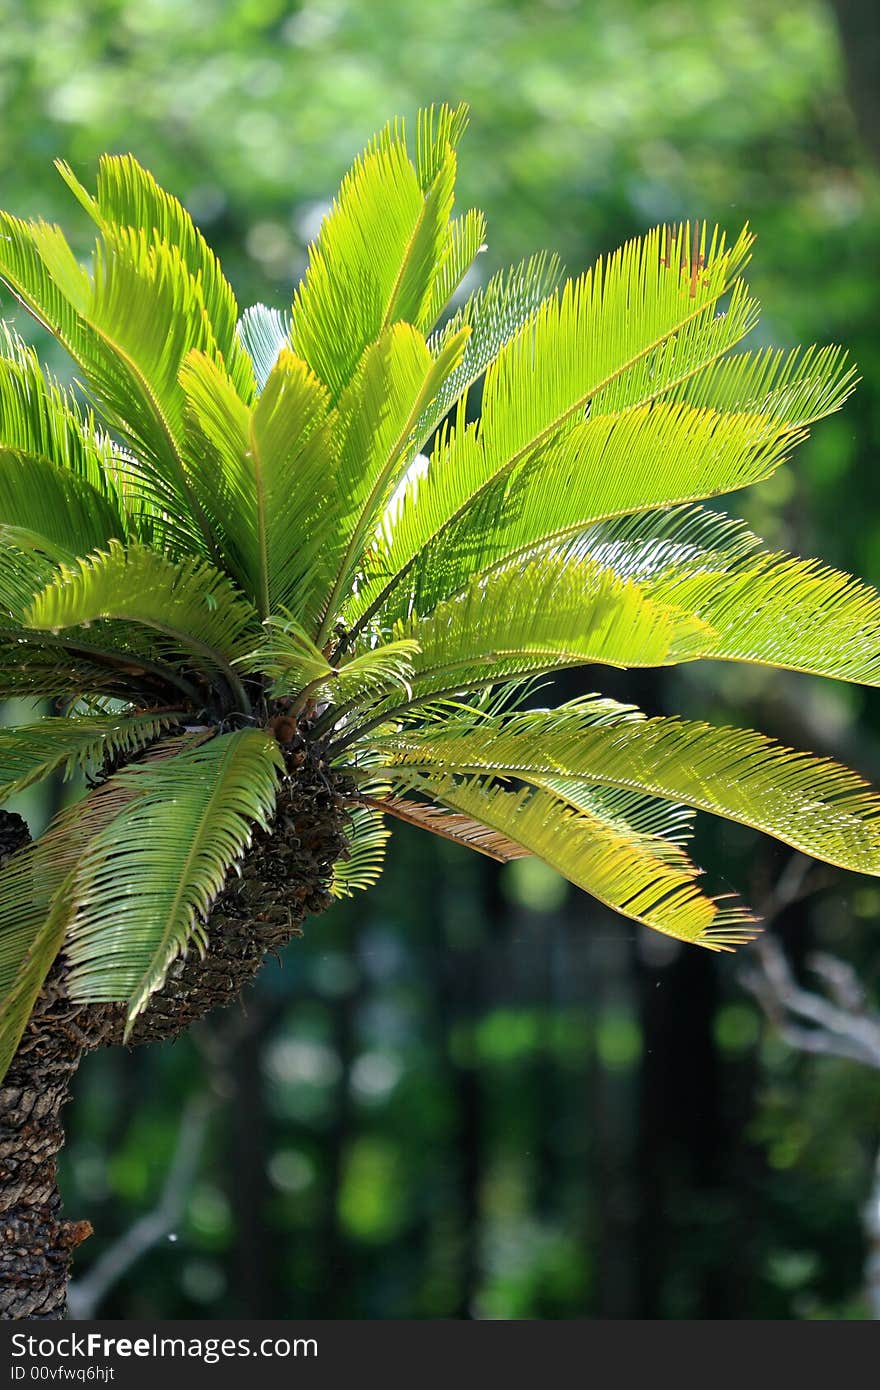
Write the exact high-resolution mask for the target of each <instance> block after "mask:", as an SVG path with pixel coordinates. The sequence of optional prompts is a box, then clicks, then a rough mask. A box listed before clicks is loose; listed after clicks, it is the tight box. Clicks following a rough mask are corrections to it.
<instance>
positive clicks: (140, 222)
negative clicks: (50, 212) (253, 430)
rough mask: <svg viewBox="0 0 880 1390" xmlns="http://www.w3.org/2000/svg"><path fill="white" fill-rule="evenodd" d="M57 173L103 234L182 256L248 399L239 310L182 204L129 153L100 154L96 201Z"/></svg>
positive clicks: (63, 169)
mask: <svg viewBox="0 0 880 1390" xmlns="http://www.w3.org/2000/svg"><path fill="white" fill-rule="evenodd" d="M56 168H57V169H58V172H59V173H60V174H61V177H62V178H63V179H64V181H65V183H66V184H67V186H68V187H69V188H70V190H71V192H72V193H73V194H74V196H75V197H76V198H77V199H78V200H79V202H80V203H81V205H82V206H83V207H84V208H85V210H86V212H87V213H88V214H89V216H90V217H92V218H93V220H94V221H95V222H96V223H97V225H98V227H100V228H101V229H102V230H104V231H112V229H113V228H115V227H123V228H129V229H131V230H134V231H138V232H142V233H143V234H144V236H145V237H146V238H147V239H148V240H149V241H150V242H152V243H153V244H154V245H160V244H161V243H163V242H164V243H165V244H166V245H167V246H173V247H175V248H176V249H177V251H178V252H179V253H180V257H181V261H182V263H183V265H184V266H185V268H186V270H187V272H188V274H189V276H190V277H191V279H192V281H193V283H194V284H195V285H196V286H197V287H198V290H199V292H200V294H201V299H202V303H203V305H204V312H205V315H206V317H207V319H208V321H209V323H210V326H211V336H212V338H213V341H214V343H215V345H216V348H217V351H218V353H219V354H220V355H221V356H222V360H223V364H224V367H225V369H226V371H227V373H228V374H229V376H230V377H231V378H232V380H233V381H234V382H235V385H236V389H237V390H238V391H239V392H240V393H241V395H242V397H243V398H244V399H245V400H248V399H250V396H251V394H252V393H253V389H254V378H253V373H252V372H251V367H250V362H249V361H248V357H247V354H246V352H244V351H243V345H242V344H241V342H240V340H239V338H238V336H237V333H236V322H237V319H238V305H237V304H236V302H235V295H234V294H233V291H232V286H231V285H230V284H229V281H228V280H227V279H226V277H225V276H224V274H223V272H222V270H221V269H220V262H219V261H218V259H217V257H216V256H215V254H214V252H213V251H212V250H211V248H210V246H209V245H208V243H207V242H206V241H205V238H204V237H203V236H202V234H201V232H200V231H199V230H198V228H197V227H196V226H195V224H194V222H193V220H192V218H191V216H190V215H189V213H188V212H187V211H186V208H185V207H184V206H183V204H182V203H181V202H180V201H179V200H178V199H177V198H175V197H173V196H172V194H170V193H167V192H166V191H165V189H164V188H160V187H159V184H158V183H157V182H156V180H155V179H154V177H153V175H152V174H151V173H150V172H149V170H147V169H144V168H143V166H142V165H140V164H139V163H138V161H137V160H136V159H135V158H134V156H133V155H131V154H124V155H107V154H105V155H102V156H101V158H100V159H99V160H98V180H97V193H96V196H95V197H94V198H93V197H92V196H91V195H90V194H89V193H88V191H87V190H86V189H85V188H84V187H83V186H82V184H81V183H80V182H79V180H78V179H77V178H76V176H75V175H74V173H73V170H72V169H71V168H70V166H69V165H68V164H66V163H65V162H64V161H63V160H57V161H56Z"/></svg>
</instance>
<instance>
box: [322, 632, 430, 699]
mask: <svg viewBox="0 0 880 1390" xmlns="http://www.w3.org/2000/svg"><path fill="white" fill-rule="evenodd" d="M420 651H421V647H420V646H419V643H418V642H414V641H412V639H406V638H404V639H402V640H400V641H396V642H385V643H383V644H382V646H379V647H371V648H369V649H368V650H367V651H363V652H361V653H360V655H358V656H354V657H352V658H351V660H350V661H346V662H344V663H343V665H342V666H340V667H338V669H337V672H336V675H335V677H334V679H333V681H332V683H331V684H330V685H329V686H328V694H329V695H330V697H331V698H332V700H333V703H334V704H336V705H348V704H352V705H357V706H359V705H361V704H363V703H364V702H366V701H369V700H374V699H378V697H379V696H380V695H383V694H389V693H390V692H391V691H393V690H395V689H399V690H402V691H403V692H404V693H405V695H406V696H407V698H408V699H411V698H412V685H411V681H412V678H413V670H414V666H413V663H414V661H415V658H416V657H417V656H418V654H419V652H420Z"/></svg>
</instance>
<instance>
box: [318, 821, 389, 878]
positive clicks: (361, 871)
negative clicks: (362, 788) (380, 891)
mask: <svg viewBox="0 0 880 1390" xmlns="http://www.w3.org/2000/svg"><path fill="white" fill-rule="evenodd" d="M345 834H346V839H347V840H348V850H347V853H346V854H345V855H344V856H343V857H342V858H341V859H337V861H336V863H335V864H334V865H333V877H332V879H331V880H330V892H331V893H332V894H333V896H334V898H351V897H354V895H355V893H361V892H363V891H364V890H365V889H367V888H372V886H373V884H374V883H376V882H377V880H378V879H379V878H380V877H381V874H382V867H383V865H384V863H385V846H386V845H387V843H388V841H389V840H390V839H391V831H390V830H389V829H388V828H387V826H386V824H385V818H384V816H383V814H382V811H381V810H380V809H379V808H378V807H370V806H354V807H352V808H351V809H350V810H349V813H348V825H347V827H346V831H345Z"/></svg>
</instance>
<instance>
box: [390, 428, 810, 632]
mask: <svg viewBox="0 0 880 1390" xmlns="http://www.w3.org/2000/svg"><path fill="white" fill-rule="evenodd" d="M800 438H801V436H800V435H799V434H798V433H796V432H794V431H793V430H792V429H791V428H790V427H788V426H785V425H777V424H775V423H774V422H773V421H772V420H767V419H765V418H764V417H763V416H762V415H760V414H720V413H718V412H716V411H714V410H709V409H702V410H696V409H692V408H691V407H689V406H686V405H681V404H677V405H666V404H659V405H654V406H645V407H641V408H639V409H634V410H630V411H625V412H623V413H621V414H619V415H599V416H596V417H592V416H591V417H590V419H588V420H586V421H584V422H583V423H582V424H580V425H576V426H575V427H574V428H573V429H571V430H568V431H566V432H564V433H563V434H562V435H561V436H560V438H559V439H558V440H557V441H555V442H554V443H553V444H551V445H549V446H548V447H547V448H546V449H545V450H543V451H541V452H540V453H538V454H537V455H536V456H535V457H534V458H532V459H530V460H529V461H528V462H526V463H525V464H522V465H521V466H520V467H519V468H517V469H515V470H514V471H513V472H512V473H510V474H508V475H506V476H505V477H502V478H501V479H499V481H498V482H497V483H496V484H494V485H493V486H492V487H490V488H489V489H487V490H486V491H485V492H483V493H482V495H481V496H480V497H479V498H478V500H477V501H476V502H475V503H474V504H473V505H472V506H470V507H468V508H467V509H466V510H465V511H464V512H463V513H462V515H461V516H460V518H459V520H458V521H457V522H456V523H455V524H454V525H452V526H450V527H448V528H447V529H446V530H445V531H444V532H443V534H442V535H441V536H440V537H439V538H438V539H437V540H436V541H435V542H433V543H432V544H428V545H427V546H425V548H424V549H423V550H422V551H421V552H420V553H419V555H418V556H417V558H416V560H415V563H414V564H413V565H412V567H411V569H410V570H409V572H408V573H406V574H405V577H404V580H403V582H401V583H398V584H397V585H396V586H395V587H394V588H393V589H392V591H391V592H390V593H389V596H388V599H387V601H386V603H385V605H383V607H382V609H381V610H380V611H381V613H382V616H383V618H384V619H385V620H386V621H387V620H388V619H389V618H395V617H404V616H405V615H406V614H407V612H408V611H409V608H410V606H413V607H414V608H415V609H416V610H417V611H418V612H430V610H431V608H432V607H433V606H434V605H435V604H436V603H437V602H438V601H439V600H441V599H444V598H448V597H449V596H450V595H451V594H455V593H457V592H458V591H459V590H460V589H462V588H463V587H464V586H465V585H466V584H467V582H468V580H469V578H470V577H471V576H472V575H474V574H482V573H485V572H486V571H487V570H491V569H493V568H495V567H496V566H498V565H500V564H506V563H509V562H510V561H511V560H515V559H517V558H519V557H523V556H526V555H528V554H529V553H534V552H535V551H536V549H538V548H542V549H546V548H548V547H550V546H553V545H554V544H557V543H559V542H561V541H564V540H566V539H568V538H569V537H571V536H573V535H576V534H578V533H579V532H581V531H582V530H583V529H584V528H585V527H586V526H588V525H590V524H591V523H592V522H595V521H597V520H599V519H602V518H607V517H613V516H620V515H625V514H626V513H629V512H638V511H645V510H648V509H650V508H653V507H667V506H669V505H670V504H674V503H676V502H683V501H687V500H690V499H698V498H702V497H710V496H717V495H719V494H721V493H725V492H732V491H734V490H736V489H737V488H740V487H745V486H747V485H749V484H751V483H755V482H759V481H761V480H762V479H763V478H767V477H769V476H770V475H771V474H772V473H773V472H774V471H775V470H776V469H777V468H778V467H779V465H780V464H781V463H782V462H783V461H784V459H785V457H786V455H787V453H788V452H789V450H790V449H791V448H792V447H793V446H794V445H795V444H796V443H797V442H798V440H799V439H800ZM446 461H447V460H446V458H445V457H444V454H443V452H442V451H441V453H440V456H439V458H437V459H436V460H432V461H431V464H430V465H429V467H428V470H427V473H426V475H425V477H424V478H422V479H419V480H418V482H417V483H416V484H415V485H414V488H413V491H412V497H411V506H410V513H409V514H407V512H406V502H404V503H403V504H402V506H401V508H400V509H399V512H398V517H397V519H396V520H395V521H392V522H390V524H389V525H388V526H387V531H388V533H389V535H388V540H387V543H386V544H385V545H384V546H383V544H382V543H381V542H380V544H379V546H378V547H377V549H376V551H375V553H374V555H373V556H372V557H371V566H370V578H369V592H370V593H371V594H372V593H378V592H380V591H381V588H382V586H383V585H385V586H387V585H388V583H389V581H390V580H392V579H393V577H394V575H395V573H397V574H399V573H400V560H401V557H402V555H404V554H407V553H410V552H411V550H412V539H411V538H412V533H413V527H414V523H415V525H416V526H418V525H419V523H420V520H421V517H422V516H423V514H428V513H430V512H431V511H432V510H433V509H434V507H435V505H436V501H437V494H438V493H439V492H440V491H441V490H442V488H443V482H444V465H445V463H446ZM435 462H436V464H437V465H438V468H437V472H438V474H439V475H440V476H439V480H438V482H437V484H436V486H435V484H434V477H433V473H434V464H435ZM413 512H414V513H415V514H416V515H415V517H413V515H412V513H413ZM398 530H401V531H402V532H403V533H404V534H403V536H402V537H400V539H399V538H398Z"/></svg>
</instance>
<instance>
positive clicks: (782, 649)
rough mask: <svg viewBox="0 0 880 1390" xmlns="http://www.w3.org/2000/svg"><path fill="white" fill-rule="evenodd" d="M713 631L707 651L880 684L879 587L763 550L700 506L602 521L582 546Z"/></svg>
mask: <svg viewBox="0 0 880 1390" xmlns="http://www.w3.org/2000/svg"><path fill="white" fill-rule="evenodd" d="M576 550H577V554H579V555H590V556H591V557H592V558H593V559H595V560H597V561H598V562H600V563H604V564H608V565H610V566H611V568H612V569H614V570H615V571H616V572H617V573H618V574H620V575H621V576H622V577H626V578H631V579H634V580H636V581H637V582H638V583H639V585H640V587H641V588H642V590H643V592H644V593H645V594H647V595H648V596H649V597H650V598H652V599H656V600H658V601H659V602H661V603H671V604H675V605H678V606H680V607H681V608H682V609H684V610H685V611H687V612H689V613H692V614H693V615H694V616H695V617H698V618H700V619H701V620H702V621H703V622H705V623H706V624H707V627H708V628H709V630H710V632H711V636H709V637H708V639H707V642H706V645H705V646H704V648H703V650H702V652H700V653H698V655H699V656H702V657H705V658H711V659H716V660H720V661H747V662H750V663H753V664H758V665H765V666H776V667H783V668H787V669H789V670H794V671H803V672H807V673H812V674H814V675H820V676H830V677H833V678H834V679H837V680H848V681H859V682H861V683H862V684H864V685H877V684H878V683H880V593H878V591H877V590H876V589H874V588H872V587H871V586H870V585H869V584H865V583H863V582H862V581H861V580H858V579H853V578H852V577H851V576H850V575H848V574H845V573H844V572H843V571H841V570H836V569H832V568H831V567H830V566H828V565H824V564H822V563H821V562H820V561H819V560H802V559H799V558H798V557H796V556H793V555H788V554H786V553H785V552H783V551H778V552H770V551H765V550H764V549H763V548H762V547H761V544H760V542H759V541H758V540H757V538H756V537H754V536H752V535H751V534H750V533H749V532H748V531H747V530H745V528H743V527H742V526H738V525H737V523H736V522H732V521H731V520H730V519H729V518H728V517H725V516H720V515H718V514H715V513H712V512H705V511H701V510H699V509H683V510H679V511H675V512H669V513H666V514H665V515H658V516H646V517H643V518H635V519H633V520H630V521H629V522H626V523H623V524H621V525H619V526H612V527H609V528H607V529H606V528H603V527H599V528H597V529H596V532H595V533H594V534H593V535H590V533H587V535H586V536H585V537H584V538H583V539H582V541H581V542H580V543H579V544H578V545H577V547H576Z"/></svg>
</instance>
